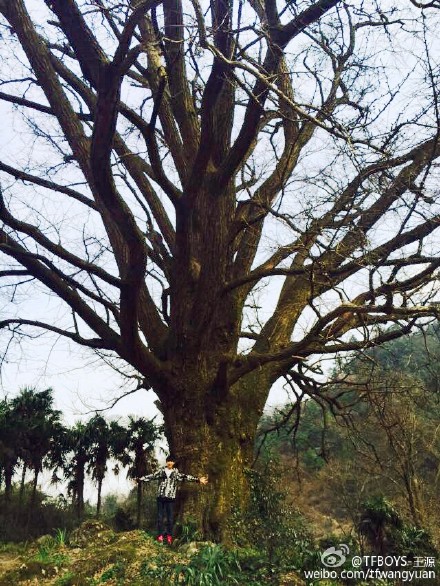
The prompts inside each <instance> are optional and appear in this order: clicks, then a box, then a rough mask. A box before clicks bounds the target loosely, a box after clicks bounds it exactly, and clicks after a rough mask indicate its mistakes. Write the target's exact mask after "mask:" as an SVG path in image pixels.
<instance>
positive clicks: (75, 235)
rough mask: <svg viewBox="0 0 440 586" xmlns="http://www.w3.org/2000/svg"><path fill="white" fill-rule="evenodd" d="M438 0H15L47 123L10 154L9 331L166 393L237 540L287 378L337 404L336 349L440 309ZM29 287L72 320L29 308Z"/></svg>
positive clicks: (10, 67) (7, 26)
mask: <svg viewBox="0 0 440 586" xmlns="http://www.w3.org/2000/svg"><path fill="white" fill-rule="evenodd" d="M427 6H428V7H427V8H425V7H424V4H423V3H418V2H415V1H414V2H410V1H408V2H401V1H400V0H399V2H397V0H396V1H392V2H388V1H386V2H385V1H384V2H382V1H380V0H378V2H374V3H365V2H362V1H360V0H359V1H356V0H355V1H353V2H352V3H347V2H343V1H342V0H316V1H313V0H301V1H299V2H294V3H292V2H283V1H281V2H279V3H278V4H276V3H275V2H273V1H272V0H266V1H265V2H260V0H251V2H250V3H249V4H244V3H242V2H240V1H237V2H234V1H233V0H229V1H228V2H224V1H223V0H214V1H213V2H211V3H209V5H208V4H206V5H204V4H200V3H199V1H198V0H189V1H185V2H184V1H183V0H176V1H173V2H171V1H169V0H163V1H162V2H161V1H160V0H132V1H131V2H129V3H122V4H121V3H120V2H113V0H96V1H94V2H92V3H90V2H86V1H85V0H76V1H75V0H46V2H43V1H42V0H32V1H27V2H26V1H25V0H0V14H1V15H2V27H3V31H2V34H3V46H2V65H3V70H4V73H3V78H2V79H3V87H4V89H5V90H7V91H2V92H1V94H0V98H1V100H3V102H4V104H5V105H7V104H10V111H8V115H9V114H10V115H11V116H13V115H14V113H15V112H17V110H18V111H19V112H21V113H22V114H23V119H24V121H25V122H26V123H27V124H28V128H30V129H31V131H32V136H30V135H29V134H28V135H26V137H25V136H24V134H23V135H22V137H23V141H22V144H20V156H19V157H18V159H19V161H17V156H16V152H15V151H13V150H11V151H9V153H8V152H7V151H6V152H5V151H3V154H2V161H1V162H0V171H1V174H2V179H1V180H2V196H1V200H0V221H1V222H2V224H1V226H0V251H1V253H2V257H3V259H4V262H5V266H4V269H3V270H2V271H1V272H0V277H1V278H2V279H3V280H4V283H5V286H6V287H7V288H8V290H10V291H11V292H12V294H11V295H10V297H9V301H10V302H11V305H10V315H9V317H5V318H4V319H2V321H1V322H0V327H2V328H3V329H5V330H6V334H9V336H10V338H11V340H12V341H14V340H16V339H17V340H18V339H19V338H20V337H21V336H23V335H31V336H34V335H37V333H38V332H41V331H42V330H43V331H48V332H52V333H53V334H55V335H61V336H64V337H66V338H67V339H69V340H72V341H75V342H77V343H79V344H81V345H83V346H85V347H88V348H90V349H92V350H94V351H95V352H97V353H98V354H99V355H101V356H103V357H104V358H105V359H107V360H108V361H110V362H113V363H114V364H115V365H117V367H118V369H119V370H121V369H123V368H124V365H125V366H126V373H127V374H128V375H129V376H134V377H137V379H138V381H139V386H144V387H145V388H152V389H154V391H155V392H156V393H157V395H158V397H159V399H160V408H161V410H162V413H163V415H164V419H165V433H166V436H167V439H168V442H169V444H170V447H171V449H172V450H173V451H174V452H175V453H176V454H177V457H178V458H179V461H180V462H181V463H182V467H183V468H184V469H185V470H187V471H188V472H191V473H193V474H198V473H201V472H207V473H208V474H209V477H210V480H211V482H210V485H209V487H208V490H207V491H204V492H203V494H202V498H199V496H200V495H198V497H197V499H194V500H191V498H189V499H188V502H187V508H188V509H191V510H192V513H193V514H194V515H195V516H198V518H199V519H200V520H202V519H203V520H204V525H205V526H204V529H205V531H206V532H207V533H213V534H214V535H215V536H217V537H219V538H221V537H222V536H224V535H225V530H226V520H227V518H228V515H229V510H230V507H231V498H232V495H233V494H235V495H241V496H242V498H243V501H245V500H246V495H247V486H246V482H245V476H244V474H243V469H244V468H245V467H246V466H249V465H250V464H251V462H252V459H253V444H254V438H255V430H256V427H257V424H258V420H259V418H260V416H261V413H262V411H263V408H264V405H265V402H266V399H267V395H268V393H269V390H270V388H271V387H272V385H273V384H274V382H275V381H277V380H278V379H279V378H281V377H287V378H288V379H289V380H290V381H291V383H292V385H295V386H296V387H297V388H299V389H302V391H303V392H305V390H308V391H309V392H312V391H313V392H315V394H317V393H319V392H320V391H319V385H318V383H317V382H316V376H315V375H316V370H315V369H314V368H313V364H314V359H315V357H316V356H321V355H334V353H335V352H343V351H348V350H353V349H357V348H358V349H359V348H366V347H369V346H372V345H375V344H378V343H381V342H383V341H385V340H387V339H390V338H395V337H398V336H400V335H401V334H402V333H405V332H408V331H410V329H411V327H412V326H413V325H414V323H416V321H417V320H419V319H425V318H428V317H430V316H436V315H437V314H438V310H437V304H436V302H435V299H434V294H435V288H434V289H433V288H432V287H430V284H432V283H434V279H435V275H436V274H437V269H438V266H439V264H440V257H439V255H438V243H437V240H436V238H435V236H434V234H435V230H436V229H437V227H438V223H439V218H440V216H439V208H438V203H437V202H436V199H435V194H436V173H437V165H436V161H437V159H438V156H439V154H440V144H439V140H438V129H439V125H438V99H437V93H436V88H437V87H438V83H437V82H438V63H437V55H436V54H435V53H434V52H432V51H430V50H429V47H430V44H431V39H432V35H433V34H434V35H435V31H436V30H438V11H437V10H436V9H435V7H436V6H437V4H436V3H429V4H428V5H427ZM408 47H411V48H412V50H413V51H414V53H411V50H410V49H408ZM398 55H400V56H401V57H400V61H399V64H400V67H401V72H400V73H399V74H397V72H396V66H395V64H396V59H399V57H397V56H398ZM5 116H6V114H5ZM20 128H22V127H20ZM23 132H24V131H23ZM13 146H14V141H11V148H13ZM79 226H80V227H81V229H80V230H78V227H79ZM29 280H34V281H35V282H37V283H38V285H37V287H36V290H35V291H36V295H38V292H39V291H41V292H43V293H47V292H50V293H51V294H52V295H53V298H52V307H53V309H54V310H55V309H56V310H57V311H58V312H59V309H60V308H59V306H58V305H57V304H58V303H59V304H60V305H61V306H62V307H64V308H65V309H67V311H66V312H65V316H64V318H63V319H57V320H56V322H55V321H54V320H53V319H51V318H50V317H48V316H47V315H46V316H45V315H42V316H40V315H35V314H32V315H28V314H27V313H26V311H25V308H24V307H21V305H20V301H21V299H22V298H21V297H20V292H21V291H23V292H24V291H27V287H28V286H29V285H28V283H29ZM265 285H267V288H266V289H265V288H264V286H265ZM5 290H6V289H5ZM26 298H27V297H26ZM14 303H18V304H19V305H18V307H15V306H14ZM57 315H61V314H60V313H57ZM389 323H394V324H396V328H395V329H393V330H390V329H384V328H383V327H382V326H383V325H384V324H389ZM350 332H352V334H353V335H351V336H350V335H349V333H350ZM8 347H9V348H10V347H11V346H10V345H8Z"/></svg>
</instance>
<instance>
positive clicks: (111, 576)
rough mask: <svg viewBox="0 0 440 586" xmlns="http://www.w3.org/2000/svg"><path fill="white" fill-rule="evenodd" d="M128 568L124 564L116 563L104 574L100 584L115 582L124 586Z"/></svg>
mask: <svg viewBox="0 0 440 586" xmlns="http://www.w3.org/2000/svg"><path fill="white" fill-rule="evenodd" d="M125 572H126V566H125V564H124V563H123V562H116V563H115V564H113V566H112V567H111V568H109V569H108V570H105V572H103V573H102V575H101V577H100V579H99V582H98V583H99V584H101V583H105V582H108V581H110V580H112V581H115V583H116V584H124V579H125Z"/></svg>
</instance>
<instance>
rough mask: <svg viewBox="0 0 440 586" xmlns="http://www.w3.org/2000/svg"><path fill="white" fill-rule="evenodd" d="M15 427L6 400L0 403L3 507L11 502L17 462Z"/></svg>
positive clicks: (17, 443) (9, 406)
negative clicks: (3, 488) (3, 487)
mask: <svg viewBox="0 0 440 586" xmlns="http://www.w3.org/2000/svg"><path fill="white" fill-rule="evenodd" d="M16 432H17V425H16V421H15V419H14V415H13V410H12V407H11V404H10V402H9V401H7V400H6V399H3V400H2V401H1V402H0V469H1V471H2V477H3V482H4V485H5V493H4V494H5V506H6V507H7V506H8V504H9V502H10V500H11V493H12V478H13V476H14V472H15V469H16V467H17V464H18V460H19V442H18V441H17V436H16Z"/></svg>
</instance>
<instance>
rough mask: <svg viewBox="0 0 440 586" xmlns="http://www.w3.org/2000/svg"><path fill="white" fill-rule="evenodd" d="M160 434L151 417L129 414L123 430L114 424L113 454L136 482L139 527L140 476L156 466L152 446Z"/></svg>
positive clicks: (128, 475) (138, 525) (140, 506)
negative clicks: (126, 425)
mask: <svg viewBox="0 0 440 586" xmlns="http://www.w3.org/2000/svg"><path fill="white" fill-rule="evenodd" d="M160 435H161V429H160V428H159V427H158V426H157V425H156V424H155V423H154V418H153V419H149V420H148V419H145V418H143V417H139V418H135V417H133V416H131V415H130V416H129V422H128V427H127V428H126V429H125V432H124V431H123V428H121V427H120V426H119V429H117V427H116V425H115V426H114V444H113V454H114V456H115V458H116V459H117V460H119V461H120V462H121V464H122V465H123V466H124V467H127V468H128V471H127V478H131V479H133V480H134V481H135V482H136V484H137V490H136V525H137V527H140V524H141V513H142V496H143V495H142V481H141V478H142V477H143V476H145V475H146V474H149V473H151V472H153V470H154V468H155V467H156V466H157V461H156V459H155V457H154V446H155V444H156V442H157V440H158V439H159V437H160Z"/></svg>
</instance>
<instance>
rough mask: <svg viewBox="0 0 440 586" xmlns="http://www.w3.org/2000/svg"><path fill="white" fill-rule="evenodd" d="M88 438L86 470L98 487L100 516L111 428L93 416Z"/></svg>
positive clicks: (89, 424) (98, 511) (98, 514)
mask: <svg viewBox="0 0 440 586" xmlns="http://www.w3.org/2000/svg"><path fill="white" fill-rule="evenodd" d="M87 427H88V428H89V438H90V453H89V463H88V470H89V472H91V473H92V478H93V480H95V481H96V483H97V485H98V500H97V504H96V516H97V517H99V516H100V514H101V493H102V483H103V480H104V477H105V474H106V472H107V462H108V460H109V458H110V452H111V445H112V428H111V426H109V424H108V423H107V421H106V420H105V419H104V417H102V416H101V415H95V416H94V417H93V418H92V419H91V420H90V421H89V422H88V423H87Z"/></svg>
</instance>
